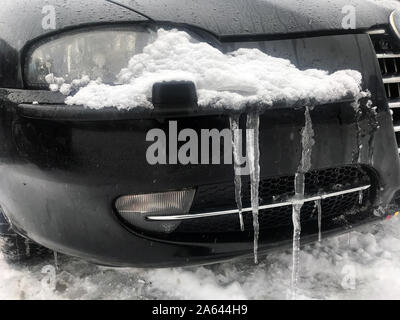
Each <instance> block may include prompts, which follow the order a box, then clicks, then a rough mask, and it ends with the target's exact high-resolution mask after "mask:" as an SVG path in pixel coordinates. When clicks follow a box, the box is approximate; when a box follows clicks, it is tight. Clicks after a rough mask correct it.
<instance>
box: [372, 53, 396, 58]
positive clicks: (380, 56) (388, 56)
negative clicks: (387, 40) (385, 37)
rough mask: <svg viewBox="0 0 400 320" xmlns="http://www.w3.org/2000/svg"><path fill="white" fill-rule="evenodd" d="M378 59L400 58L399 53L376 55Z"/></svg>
mask: <svg viewBox="0 0 400 320" xmlns="http://www.w3.org/2000/svg"><path fill="white" fill-rule="evenodd" d="M376 56H377V58H378V59H391V58H400V53H378V54H377V55H376Z"/></svg>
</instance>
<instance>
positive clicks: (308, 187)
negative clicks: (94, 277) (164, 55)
mask: <svg viewBox="0 0 400 320" xmlns="http://www.w3.org/2000/svg"><path fill="white" fill-rule="evenodd" d="M353 9H354V12H353V13H354V14H355V15H354V17H356V20H355V21H354V25H352V21H350V20H348V19H351V14H352V10H353ZM349 21H350V22H349ZM398 26H400V15H399V14H398V13H397V12H394V13H393V12H392V10H389V9H387V8H383V7H379V6H378V5H376V4H373V3H372V2H369V1H364V0H352V1H349V0H336V1H325V0H324V1H322V0H309V1H294V0H293V1H290V0H279V1H275V0H246V1H243V0H202V1H195V0H135V1H133V0H132V1H131V0H115V1H107V0H97V1H78V0H71V1H64V0H50V1H45V0H35V1H31V0H3V1H2V2H1V8H0V88H1V89H0V142H1V143H0V205H1V211H2V214H3V218H2V219H1V221H0V222H1V225H0V227H1V228H0V231H1V234H2V235H3V239H4V242H5V243H4V245H3V251H4V254H6V255H10V256H11V257H12V255H14V257H17V258H24V257H25V256H27V255H29V253H30V254H32V253H33V252H34V251H35V250H36V249H39V248H41V246H43V247H45V248H48V249H50V250H53V251H56V252H61V253H64V254H67V255H71V256H77V257H80V258H83V259H87V260H89V261H92V262H94V263H98V264H102V265H111V266H138V267H145V266H153V267H154V266H156V267H166V266H175V265H196V264H205V263H213V262H219V261H224V260H228V259H232V258H234V257H239V256H250V255H251V254H252V253H253V246H254V242H253V240H254V232H255V231H254V230H257V227H258V229H259V238H258V245H259V248H258V249H259V251H260V253H265V252H268V251H269V250H273V249H276V248H284V247H285V246H288V245H290V244H291V243H292V236H293V221H292V217H293V210H292V208H293V207H295V206H296V204H297V203H298V202H296V201H298V199H297V200H296V196H298V192H295V182H298V181H297V178H296V177H298V173H299V172H298V171H299V170H298V169H299V163H300V162H301V160H302V159H304V150H303V147H302V133H303V134H304V131H305V129H303V127H305V121H306V122H307V119H306V120H305V117H304V114H305V109H304V105H306V104H310V103H311V102H310V101H308V102H307V103H306V102H305V101H297V102H296V103H294V102H291V103H287V102H286V103H281V104H279V105H276V106H275V107H273V108H264V109H261V110H262V111H259V113H261V114H260V116H259V121H260V124H259V150H260V170H261V171H260V181H259V187H258V188H254V189H253V190H252V192H251V190H250V189H251V188H250V180H251V179H250V178H249V177H248V176H246V175H243V176H242V178H241V183H242V188H241V190H242V204H241V206H242V207H243V210H242V219H243V225H242V226H241V224H240V223H239V222H240V221H239V219H238V213H239V209H238V207H237V197H236V198H235V192H236V196H237V192H238V191H237V188H235V183H234V180H235V177H234V170H233V165H232V164H219V165H216V164H214V165H207V164H199V165H193V164H189V165H187V164H163V165H154V164H152V163H149V162H148V161H147V159H146V150H148V148H149V146H150V145H151V144H152V142H150V141H148V139H146V135H147V133H148V132H149V131H150V130H152V129H161V130H163V131H165V132H168V131H169V126H170V123H171V122H173V123H175V124H176V127H177V129H179V130H182V129H184V128H190V129H192V130H194V131H195V132H200V131H201V130H202V129H213V128H216V129H218V130H223V129H225V128H230V117H231V114H230V113H229V110H226V109H224V108H221V109H218V108H211V109H210V108H209V109H207V108H205V109H204V108H198V106H197V102H198V101H197V93H198V92H196V86H194V85H193V82H190V81H186V80H185V81H180V80H182V79H169V81H161V82H157V83H154V86H153V88H152V97H151V102H152V104H153V105H154V108H151V109H148V108H147V109H146V108H143V109H141V108H134V109H126V110H120V109H118V108H114V107H113V106H107V107H105V108H88V107H87V106H84V105H67V104H66V103H65V101H66V100H65V96H64V95H63V94H62V93H60V92H58V91H57V90H56V89H59V88H58V87H57V88H54V85H57V81H59V80H57V79H58V78H57V77H61V76H67V77H70V78H71V80H72V79H74V78H77V77H75V76H72V75H71V74H72V73H73V72H75V73H76V74H77V75H79V74H80V75H82V74H83V73H84V72H88V73H90V76H91V78H92V80H94V79H96V77H97V75H98V74H99V72H100V73H101V74H102V75H103V77H104V78H107V77H109V78H110V80H109V82H110V83H112V82H113V78H115V76H116V72H118V71H119V70H120V69H121V68H123V67H125V64H126V63H127V62H128V60H126V58H127V57H126V52H122V49H121V50H119V49H115V48H117V47H118V48H119V47H123V46H125V47H128V45H129V40H127V38H124V37H120V35H121V34H123V33H129V32H137V33H138V32H139V31H137V30H140V32H141V33H142V34H145V35H146V32H148V31H147V30H158V29H159V28H163V29H165V30H172V29H173V30H183V31H185V32H186V33H188V34H190V35H192V36H193V37H194V38H196V39H197V41H198V42H199V43H206V44H207V45H209V46H211V47H214V48H216V49H218V50H220V51H221V52H223V53H228V52H232V51H235V50H237V49H239V48H248V49H258V50H259V51H261V52H262V53H265V54H268V55H270V56H273V57H279V58H285V59H288V60H290V61H291V62H292V63H293V64H294V65H295V66H296V67H297V68H298V69H299V70H306V69H311V68H313V69H321V70H326V71H328V72H329V73H333V72H336V71H338V70H345V69H350V70H356V71H358V72H360V73H361V75H362V84H361V85H362V89H363V90H364V91H365V92H366V91H367V90H368V91H369V92H370V97H369V98H365V97H364V99H361V100H360V107H359V109H358V110H356V109H355V108H354V103H355V97H343V98H342V99H331V100H330V101H325V102H324V103H321V104H320V103H319V102H318V101H314V102H313V103H311V104H313V108H310V111H309V112H310V115H311V118H312V124H313V135H314V140H315V142H314V145H313V147H312V155H311V159H310V160H311V167H310V168H308V169H307V170H304V171H303V172H301V173H302V174H303V175H304V178H305V184H304V185H305V190H304V192H303V193H302V194H301V204H302V207H301V215H300V222H301V241H302V243H307V242H312V241H317V240H318V237H319V233H320V232H319V231H321V232H322V237H325V236H329V235H334V234H338V233H343V232H346V231H349V230H351V229H352V228H355V227H357V226H359V225H363V224H366V223H369V222H373V221H376V220H377V219H383V218H385V217H390V216H391V215H393V214H395V212H396V204H395V201H394V200H395V199H396V192H397V190H399V189H400V163H399V155H398V144H397V143H396V135H397V134H400V113H399V111H398V110H400V109H399V108H400V33H399V30H400V29H399V30H398V29H397V27H398ZM135 30H136V31H135ZM95 33H104V34H105V35H106V36H104V37H103V38H101V39H102V41H87V42H85V45H84V46H82V48H84V49H82V50H81V51H79V59H81V60H80V61H86V60H93V61H94V60H96V61H97V62H98V63H97V66H98V67H99V68H100V70H99V68H97V69H96V70H95V69H94V68H91V69H90V70H89V71H88V70H83V69H82V70H80V69H79V68H80V67H81V68H86V67H87V63H84V62H79V63H78V62H76V61H75V60H74V61H72V62H71V60H70V53H69V52H70V51H71V50H74V49H71V48H73V45H72V44H71V43H72V41H76V42H80V41H86V40H85V39H87V38H88V37H89V38H90V36H91V35H92V34H95ZM117 37H120V38H118V39H120V40H118V41H119V42H118V45H117V44H116V39H117ZM139 38H140V37H138V38H137V39H139ZM146 39H147V38H146V36H143V37H142V38H140V39H139V41H137V42H143V43H142V45H141V46H142V49H143V47H144V46H145V45H146V43H147V42H146V41H148V40H146ZM110 44H111V45H110ZM107 45H108V47H107ZM52 46H53V47H52ZM50 47H52V48H53V49H54V48H55V47H56V49H54V50H56V52H57V54H54V52H53V51H51V52H50V49H49V48H50ZM105 48H111V49H105ZM53 49H52V50H53ZM99 51H101V52H103V53H104V54H103V56H100V57H97V56H95V55H96V52H99ZM106 60H108V61H111V63H106V62H105V61H106ZM71 65H72V67H71ZM74 68H75V69H74ZM106 68H107V70H106ZM65 70H69V71H68V72H67V71H65ZM66 73H68V75H66ZM70 73H71V74H70ZM49 74H52V77H53V78H52V79H50V81H48V80H49V77H48V76H49ZM54 77H56V78H54ZM174 80H179V81H174ZM49 83H50V84H51V85H53V87H52V88H50V89H49ZM64 89H65V88H64ZM67 89H68V91H69V89H70V87H69V88H67ZM64 91H65V90H64ZM68 93H69V92H68ZM368 100H370V101H369V102H368ZM371 106H373V107H374V108H371ZM247 107H248V108H251V106H247ZM307 110H308V109H307ZM393 120H394V125H393ZM237 121H238V123H239V125H240V126H242V127H243V126H245V122H246V115H245V114H242V115H241V116H240V115H238V116H237ZM306 124H307V123H306ZM306 127H307V126H306ZM398 138H400V136H399V137H398ZM303 142H304V141H303ZM399 143H400V141H399ZM303 146H304V143H303ZM221 148H222V145H221ZM167 152H168V151H167ZM296 173H297V175H296ZM236 178H237V176H236ZM253 178H254V177H253ZM253 180H254V179H253ZM236 182H237V181H236ZM253 182H254V181H253ZM236 186H237V185H236ZM253 186H254V183H253ZM256 186H257V185H256ZM255 189H257V191H258V197H256V198H257V204H256V205H259V214H258V226H257V225H255V226H253V215H252V214H251V212H252V211H253V210H252V207H254V206H255V203H254V199H253V203H251V194H253V198H254V195H256V193H255V192H256V190H255ZM296 191H298V190H296ZM300 193H301V192H300ZM319 209H320V210H319ZM242 227H243V229H244V230H242ZM253 227H255V229H254V228H253ZM319 228H321V230H319ZM27 249H30V250H27ZM33 249H35V250H33Z"/></svg>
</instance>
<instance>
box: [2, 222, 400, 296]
mask: <svg viewBox="0 0 400 320" xmlns="http://www.w3.org/2000/svg"><path fill="white" fill-rule="evenodd" d="M291 259H292V256H291V251H290V250H288V251H284V252H279V253H273V254H270V255H268V256H267V257H265V258H262V259H261V261H260V264H259V265H257V266H255V265H254V264H253V262H252V260H251V259H242V260H238V261H235V262H229V263H223V264H217V265H213V266H206V267H197V268H194V267H191V268H172V269H129V268H127V269H113V268H105V267H98V266H95V265H92V264H89V263H87V262H84V261H81V260H78V259H74V258H70V257H62V258H61V259H60V260H61V267H60V270H59V271H58V274H57V277H56V279H57V283H56V286H55V287H56V289H55V290H53V288H54V285H52V284H51V281H50V284H48V283H47V282H46V281H47V279H49V278H48V275H47V274H46V273H42V271H43V272H45V271H46V270H47V269H49V267H48V266H47V267H46V265H52V264H53V260H52V259H49V260H46V261H41V262H39V263H37V264H33V263H32V264H30V265H27V266H23V267H17V266H9V265H7V264H6V263H5V262H4V260H2V259H0V299H212V300H218V299H228V300H231V299H286V298H287V297H289V295H288V291H289V287H290V277H291ZM43 268H44V270H42V269H43ZM46 268H47V269H46ZM50 269H51V268H50ZM399 274H400V217H395V218H393V219H391V220H389V221H385V222H381V223H377V224H376V225H372V226H366V227H364V229H362V230H359V231H353V232H352V233H351V235H350V242H349V237H348V236H347V235H343V236H338V237H334V238H330V239H325V240H324V241H323V242H322V243H321V244H318V243H317V244H314V245H309V246H307V247H305V248H304V249H303V251H302V253H301V272H300V281H299V292H298V293H299V295H298V298H300V299H388V298H393V299H400V277H399ZM50 279H51V278H50ZM353 280H354V282H352V281H353Z"/></svg>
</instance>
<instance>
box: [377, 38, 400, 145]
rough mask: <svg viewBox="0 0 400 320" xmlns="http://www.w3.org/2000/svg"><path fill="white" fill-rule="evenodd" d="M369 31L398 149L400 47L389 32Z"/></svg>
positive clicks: (399, 136)
mask: <svg viewBox="0 0 400 320" xmlns="http://www.w3.org/2000/svg"><path fill="white" fill-rule="evenodd" d="M382 31H383V32H378V33H375V32H374V31H372V32H370V37H371V40H372V43H373V44H374V48H375V52H376V54H377V58H378V61H379V66H380V69H381V72H382V79H383V83H384V86H385V92H386V97H387V99H388V103H389V107H390V108H391V110H392V111H393V125H394V131H395V132H396V140H397V145H398V147H399V150H400V134H399V132H400V48H398V47H397V46H396V44H395V42H394V41H392V39H391V37H390V34H388V33H387V32H386V31H385V30H382Z"/></svg>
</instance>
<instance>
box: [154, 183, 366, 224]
mask: <svg viewBox="0 0 400 320" xmlns="http://www.w3.org/2000/svg"><path fill="white" fill-rule="evenodd" d="M370 187H371V185H365V186H362V187H358V188H352V189H347V190H343V191H337V192H331V193H325V194H319V195H316V196H312V197H308V198H304V199H303V200H302V201H301V202H311V201H316V200H324V199H328V198H332V197H337V196H340V195H344V194H348V193H355V192H359V191H363V190H367V189H369V188H370ZM298 202H299V200H296V199H289V200H287V201H285V202H277V203H271V204H267V205H263V206H260V207H259V210H265V209H272V208H279V207H285V206H291V205H294V204H296V203H298ZM251 211H252V208H250V207H249V208H243V210H242V212H251ZM238 212H239V210H238V209H233V210H225V211H216V212H206V213H198V214H186V215H174V216H148V217H146V219H147V220H151V221H177V220H191V219H198V218H209V217H216V216H225V215H229V214H237V213H238Z"/></svg>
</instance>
